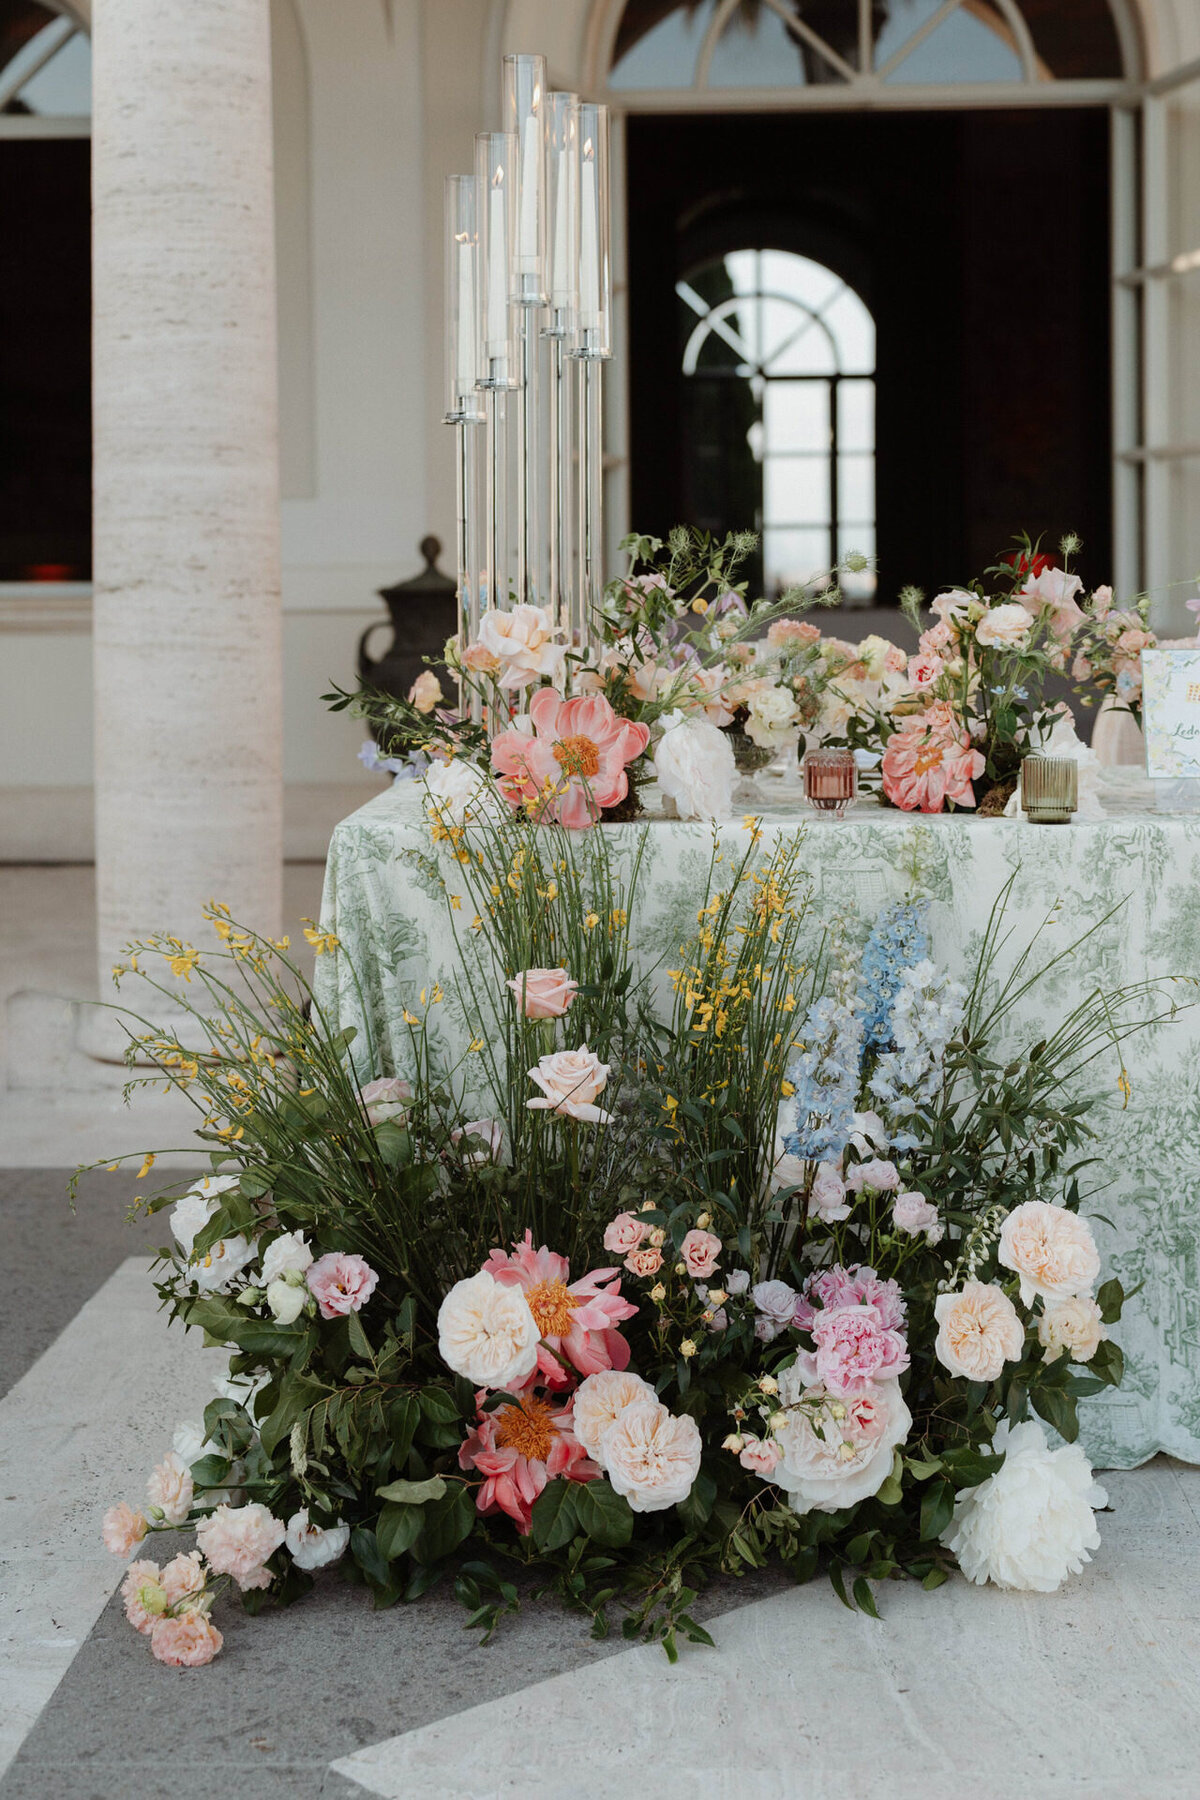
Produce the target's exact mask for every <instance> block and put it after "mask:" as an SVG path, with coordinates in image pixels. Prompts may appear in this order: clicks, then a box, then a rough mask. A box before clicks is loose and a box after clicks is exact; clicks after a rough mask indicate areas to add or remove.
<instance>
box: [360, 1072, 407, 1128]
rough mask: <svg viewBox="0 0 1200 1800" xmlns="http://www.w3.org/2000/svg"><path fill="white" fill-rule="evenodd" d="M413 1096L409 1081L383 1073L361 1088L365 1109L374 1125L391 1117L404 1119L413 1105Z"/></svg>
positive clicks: (398, 1119)
mask: <svg viewBox="0 0 1200 1800" xmlns="http://www.w3.org/2000/svg"><path fill="white" fill-rule="evenodd" d="M412 1097H413V1091H412V1088H411V1087H410V1085H409V1083H408V1082H407V1081H401V1080H400V1079H399V1077H398V1076H395V1075H381V1076H380V1077H379V1079H378V1080H377V1081H368V1083H367V1085H366V1087H365V1088H363V1089H362V1090H361V1098H362V1103H363V1111H364V1112H365V1113H366V1115H367V1118H368V1119H369V1120H370V1121H371V1124H372V1125H382V1124H384V1123H385V1122H386V1121H387V1120H389V1119H393V1120H396V1121H397V1122H398V1121H400V1120H402V1119H403V1118H404V1116H405V1114H406V1113H407V1111H408V1109H409V1107H410V1106H411V1105H412Z"/></svg>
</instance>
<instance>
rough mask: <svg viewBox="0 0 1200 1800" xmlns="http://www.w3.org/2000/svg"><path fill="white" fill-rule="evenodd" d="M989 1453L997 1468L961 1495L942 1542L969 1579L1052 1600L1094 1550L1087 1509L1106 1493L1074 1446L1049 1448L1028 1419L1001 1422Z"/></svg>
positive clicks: (1095, 1537) (1101, 1502)
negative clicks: (998, 1460) (1000, 1462)
mask: <svg viewBox="0 0 1200 1800" xmlns="http://www.w3.org/2000/svg"><path fill="white" fill-rule="evenodd" d="M992 1448H993V1449H994V1450H998V1451H1000V1450H1002V1451H1004V1453H1005V1456H1004V1466H1003V1468H1001V1469H999V1470H998V1471H997V1472H996V1474H995V1475H989V1477H988V1479H987V1480H986V1481H983V1482H981V1483H980V1484H979V1486H978V1487H973V1488H964V1489H963V1491H962V1493H960V1494H959V1496H958V1499H957V1500H956V1502H955V1505H954V1517H953V1519H952V1520H951V1522H950V1524H949V1525H948V1526H947V1527H946V1529H945V1531H944V1532H943V1533H942V1542H943V1543H944V1544H945V1546H946V1548H947V1549H948V1550H949V1551H950V1552H951V1553H952V1554H953V1555H954V1556H956V1557H957V1558H958V1566H959V1568H960V1569H961V1570H962V1572H963V1574H964V1575H965V1576H966V1577H967V1579H968V1581H975V1582H981V1583H982V1582H985V1581H992V1582H995V1584H996V1586H997V1587H1003V1588H1019V1589H1024V1590H1031V1591H1033V1592H1035V1593H1039V1594H1052V1593H1053V1592H1054V1591H1055V1589H1056V1588H1058V1587H1061V1586H1062V1583H1063V1582H1064V1581H1065V1580H1066V1578H1067V1576H1068V1575H1078V1573H1079V1571H1080V1570H1081V1569H1082V1567H1083V1565H1084V1563H1086V1562H1091V1560H1092V1559H1091V1555H1090V1552H1091V1551H1093V1550H1097V1549H1099V1547H1100V1533H1099V1532H1098V1531H1097V1529H1096V1517H1095V1513H1094V1511H1093V1508H1095V1507H1100V1506H1107V1505H1108V1495H1107V1494H1106V1493H1105V1491H1104V1489H1103V1488H1102V1487H1100V1485H1099V1484H1098V1483H1097V1482H1096V1480H1095V1479H1094V1477H1093V1475H1092V1465H1091V1463H1090V1462H1089V1461H1088V1459H1087V1457H1086V1456H1085V1455H1084V1453H1083V1451H1082V1450H1081V1449H1080V1448H1079V1445H1078V1444H1067V1445H1065V1446H1064V1447H1063V1448H1062V1449H1060V1450H1051V1449H1050V1448H1049V1447H1048V1445H1047V1443H1046V1434H1045V1432H1044V1431H1043V1430H1042V1427H1041V1426H1040V1425H1039V1424H1038V1423H1037V1421H1036V1420H1034V1419H1027V1420H1026V1422H1025V1423H1024V1424H1023V1425H1016V1426H1010V1425H1009V1423H1008V1421H1007V1420H1003V1421H1002V1422H1001V1423H1000V1425H999V1426H998V1427H997V1429H996V1435H995V1437H994V1438H993V1439H992Z"/></svg>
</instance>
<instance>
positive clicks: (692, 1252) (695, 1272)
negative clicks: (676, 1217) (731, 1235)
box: [679, 1230, 721, 1281]
mask: <svg viewBox="0 0 1200 1800" xmlns="http://www.w3.org/2000/svg"><path fill="white" fill-rule="evenodd" d="M679 1254H680V1256H681V1257H682V1258H683V1262H684V1266H685V1268H686V1269H687V1272H688V1274H689V1275H690V1276H691V1277H692V1280H693V1281H702V1280H703V1279H704V1277H705V1276H706V1275H711V1274H712V1272H713V1270H714V1269H715V1268H716V1266H717V1262H718V1260H719V1258H720V1255H721V1240H720V1238H719V1237H717V1236H716V1234H715V1232H712V1231H699V1230H695V1231H689V1232H687V1233H686V1234H685V1236H684V1240H683V1242H682V1244H681V1245H680V1246H679Z"/></svg>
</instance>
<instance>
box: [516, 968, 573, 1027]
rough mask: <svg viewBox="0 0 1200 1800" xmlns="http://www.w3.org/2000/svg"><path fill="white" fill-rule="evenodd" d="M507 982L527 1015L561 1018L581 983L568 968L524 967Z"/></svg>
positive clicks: (530, 1017) (528, 1017) (535, 1017)
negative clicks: (569, 972) (570, 973)
mask: <svg viewBox="0 0 1200 1800" xmlns="http://www.w3.org/2000/svg"><path fill="white" fill-rule="evenodd" d="M507 985H508V987H510V988H511V989H512V992H513V994H514V996H515V998H516V1002H517V1005H518V1006H519V1007H520V1008H521V1011H522V1012H523V1013H524V1014H525V1017H526V1018H527V1019H561V1018H562V1016H563V1014H564V1013H565V1012H566V1010H567V1008H568V1007H569V1006H570V1004H571V1002H572V1000H573V999H574V998H575V990H576V988H578V986H579V983H578V982H577V981H576V980H575V979H574V978H573V977H572V976H570V975H568V974H567V971H566V970H565V969H525V970H523V971H522V973H521V974H520V975H514V976H513V978H512V980H511V981H510V982H508V983H507Z"/></svg>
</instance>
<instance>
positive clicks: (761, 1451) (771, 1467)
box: [738, 1437, 779, 1481]
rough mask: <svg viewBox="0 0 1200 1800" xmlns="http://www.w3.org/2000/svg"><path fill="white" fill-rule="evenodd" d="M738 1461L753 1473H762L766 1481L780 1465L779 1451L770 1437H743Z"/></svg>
mask: <svg viewBox="0 0 1200 1800" xmlns="http://www.w3.org/2000/svg"><path fill="white" fill-rule="evenodd" d="M738 1461H739V1462H740V1463H741V1465H742V1467H743V1469H749V1470H750V1472H751V1474H753V1475H761V1476H762V1478H763V1480H764V1481H768V1480H770V1478H771V1476H772V1475H773V1474H774V1473H775V1470H776V1468H777V1466H778V1463H779V1451H778V1449H777V1448H776V1446H775V1445H774V1444H773V1443H771V1441H770V1439H769V1438H756V1437H747V1438H743V1439H742V1448H741V1450H740V1452H739V1453H738Z"/></svg>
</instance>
